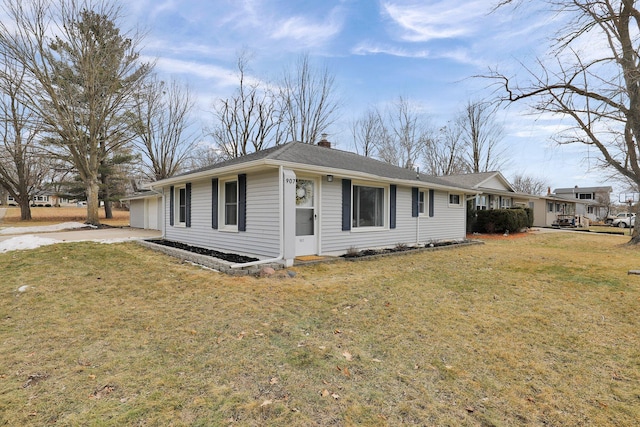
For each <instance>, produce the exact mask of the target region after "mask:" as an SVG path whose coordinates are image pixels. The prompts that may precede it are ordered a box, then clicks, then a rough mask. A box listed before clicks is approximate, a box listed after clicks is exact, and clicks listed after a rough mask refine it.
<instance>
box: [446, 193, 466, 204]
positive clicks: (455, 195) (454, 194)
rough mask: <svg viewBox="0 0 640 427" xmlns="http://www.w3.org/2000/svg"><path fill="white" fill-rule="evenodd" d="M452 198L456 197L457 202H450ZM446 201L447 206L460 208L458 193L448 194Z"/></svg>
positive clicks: (460, 198) (460, 195) (460, 200)
mask: <svg viewBox="0 0 640 427" xmlns="http://www.w3.org/2000/svg"><path fill="white" fill-rule="evenodd" d="M452 197H457V198H458V202H457V203H455V202H452V201H451V198H452ZM447 200H448V201H449V206H452V207H453V206H457V207H462V194H460V193H449V195H448V197H447Z"/></svg>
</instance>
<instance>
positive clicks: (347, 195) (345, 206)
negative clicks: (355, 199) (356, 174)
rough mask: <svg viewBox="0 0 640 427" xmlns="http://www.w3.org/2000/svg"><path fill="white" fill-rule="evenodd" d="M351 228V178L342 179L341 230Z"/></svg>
mask: <svg viewBox="0 0 640 427" xmlns="http://www.w3.org/2000/svg"><path fill="white" fill-rule="evenodd" d="M349 230H351V180H350V179H343V180H342V231H349Z"/></svg>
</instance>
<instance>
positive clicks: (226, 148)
mask: <svg viewBox="0 0 640 427" xmlns="http://www.w3.org/2000/svg"><path fill="white" fill-rule="evenodd" d="M248 62H249V58H248V55H247V53H242V54H240V56H239V57H238V61H237V67H238V80H239V81H238V88H237V89H236V92H235V94H234V95H233V96H231V97H230V98H226V99H220V100H218V101H217V102H216V104H215V106H214V119H215V124H214V125H213V126H212V128H211V129H210V130H209V131H208V133H209V134H210V135H211V136H212V137H213V140H214V142H215V144H216V146H217V147H218V149H219V150H220V152H221V153H222V156H223V157H224V158H234V157H239V156H244V155H246V154H249V153H251V152H254V151H260V150H262V149H263V148H267V147H268V146H270V145H278V144H281V143H282V142H284V130H283V128H282V112H281V110H280V106H279V102H280V99H279V97H278V94H277V93H275V92H274V91H273V89H272V88H271V87H269V86H268V85H266V84H261V83H260V82H259V81H257V80H255V79H251V78H250V77H249V76H248V75H247V66H248Z"/></svg>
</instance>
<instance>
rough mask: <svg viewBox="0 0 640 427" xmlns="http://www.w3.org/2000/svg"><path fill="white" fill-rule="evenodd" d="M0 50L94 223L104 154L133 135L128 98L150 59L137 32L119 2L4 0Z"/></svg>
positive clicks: (121, 144)
mask: <svg viewBox="0 0 640 427" xmlns="http://www.w3.org/2000/svg"><path fill="white" fill-rule="evenodd" d="M2 12H3V14H4V15H5V16H6V17H7V19H3V21H2V22H1V23H0V49H1V50H3V51H4V52H5V53H6V55H7V56H9V57H11V58H13V59H14V60H16V61H17V62H18V63H19V64H20V65H21V66H22V67H23V69H24V70H25V72H26V77H25V82H28V83H29V87H28V88H27V89H26V90H25V93H26V94H27V96H26V98H25V103H26V105H28V107H29V108H31V109H33V110H34V111H35V112H36V113H37V114H38V116H40V117H41V118H42V120H43V122H44V124H45V125H46V128H47V131H48V132H49V133H50V134H51V135H53V138H51V139H50V140H51V141H52V142H53V143H56V144H57V145H58V149H59V150H60V154H61V155H62V156H64V157H66V158H68V159H70V160H71V161H72V163H73V164H74V166H75V168H76V169H77V171H78V173H79V175H80V177H81V178H82V181H83V182H84V185H85V188H86V194H87V220H86V221H87V223H89V224H99V223H100V220H99V216H98V197H99V194H98V193H99V189H100V176H99V175H100V167H101V163H102V162H103V160H104V159H105V158H106V157H107V156H109V154H110V153H112V152H114V151H115V150H117V149H118V148H119V147H121V146H123V145H125V144H127V143H128V142H130V138H131V134H132V132H131V129H130V128H129V127H130V126H131V120H125V119H124V113H125V111H126V110H127V109H129V108H130V107H131V105H132V100H133V99H134V95H135V93H136V90H137V88H138V86H139V84H140V83H141V82H142V81H143V80H144V78H145V77H146V75H147V74H148V73H149V72H150V70H151V68H152V66H151V65H150V64H142V63H140V61H139V53H138V51H137V47H138V45H139V43H140V41H141V37H140V35H139V34H123V33H121V32H120V29H119V27H118V24H117V22H118V20H119V18H120V9H119V8H118V7H117V6H116V5H114V4H113V3H110V2H109V1H108V0H107V1H104V2H102V1H96V2H95V3H94V2H92V1H91V0H88V1H81V0H58V1H57V2H55V3H51V2H50V1H48V0H5V2H4V3H3V5H2Z"/></svg>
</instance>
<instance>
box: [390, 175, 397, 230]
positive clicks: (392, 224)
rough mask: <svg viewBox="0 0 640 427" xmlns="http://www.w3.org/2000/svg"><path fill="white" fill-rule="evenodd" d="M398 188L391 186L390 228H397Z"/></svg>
mask: <svg viewBox="0 0 640 427" xmlns="http://www.w3.org/2000/svg"><path fill="white" fill-rule="evenodd" d="M397 191H398V187H397V186H395V185H391V186H389V228H391V229H393V228H396V193H397Z"/></svg>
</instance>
